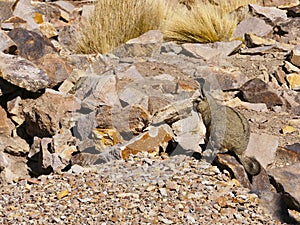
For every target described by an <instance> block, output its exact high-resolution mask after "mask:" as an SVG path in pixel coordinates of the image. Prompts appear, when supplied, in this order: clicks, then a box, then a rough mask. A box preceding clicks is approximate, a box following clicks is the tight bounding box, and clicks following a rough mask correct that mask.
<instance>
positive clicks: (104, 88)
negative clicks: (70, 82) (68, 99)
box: [71, 71, 119, 110]
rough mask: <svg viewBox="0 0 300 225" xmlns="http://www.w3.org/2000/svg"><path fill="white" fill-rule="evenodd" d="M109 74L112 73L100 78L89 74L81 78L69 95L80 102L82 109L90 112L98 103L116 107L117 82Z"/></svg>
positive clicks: (113, 76)
mask: <svg viewBox="0 0 300 225" xmlns="http://www.w3.org/2000/svg"><path fill="white" fill-rule="evenodd" d="M111 73H112V71H110V72H109V74H105V75H101V76H99V75H96V74H89V75H88V76H86V77H81V78H80V80H79V81H78V82H77V84H76V85H75V87H74V88H73V90H72V91H71V93H74V94H75V96H76V97H77V98H79V99H80V100H82V104H83V105H84V108H88V109H91V110H94V109H95V108H96V107H97V106H98V105H100V103H101V104H108V105H111V106H114V105H118V101H119V97H118V93H117V86H116V84H117V80H116V76H115V75H113V74H111Z"/></svg>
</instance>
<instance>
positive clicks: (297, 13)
mask: <svg viewBox="0 0 300 225" xmlns="http://www.w3.org/2000/svg"><path fill="white" fill-rule="evenodd" d="M287 11H288V12H287V15H288V16H289V17H300V3H299V1H298V5H295V6H294V7H291V8H288V9H287Z"/></svg>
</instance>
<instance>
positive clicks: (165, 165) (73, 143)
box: [0, 0, 300, 224]
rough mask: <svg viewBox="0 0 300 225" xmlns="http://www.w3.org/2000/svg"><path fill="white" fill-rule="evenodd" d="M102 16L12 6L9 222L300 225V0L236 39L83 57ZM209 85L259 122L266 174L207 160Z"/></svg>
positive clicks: (6, 164) (254, 133)
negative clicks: (83, 31) (205, 98)
mask: <svg viewBox="0 0 300 225" xmlns="http://www.w3.org/2000/svg"><path fill="white" fill-rule="evenodd" d="M263 5H264V6H263ZM274 6H275V7H274ZM90 7H92V6H91V5H90V3H89V2H83V1H53V2H40V1H32V2H29V1H26V0H19V1H16V2H15V1H0V21H1V30H0V51H1V52H0V178H1V188H0V190H1V198H0V203H1V207H0V215H1V219H0V221H1V222H2V224H28V223H32V224H45V223H47V224H48V223H50V224H51V223H58V224H59V223H68V224H78V223H82V222H83V223H86V224H101V223H102V224H114V223H117V224H123V223H124V224H153V223H157V224H183V223H184V224H204V223H205V224H206V223H212V224H231V223H232V224H233V223H235V224H239V223H241V224H253V223H254V224H280V223H283V222H287V223H291V224H296V223H297V221H300V220H299V218H300V215H299V212H300V196H299V193H300V192H299V191H300V185H299V181H300V180H299V172H298V171H299V167H300V148H299V146H300V144H299V133H300V94H299V90H300V41H299V37H300V35H299V30H300V29H299V27H300V17H299V15H300V14H299V8H300V7H299V1H278V2H276V1H270V2H268V1H264V2H263V3H262V5H249V6H247V7H246V9H247V10H246V11H247V13H248V17H247V18H246V19H245V20H243V21H242V22H241V23H240V24H239V25H238V27H237V29H236V32H235V34H234V37H235V38H236V40H233V41H231V42H218V43H213V44H191V43H186V44H182V45H178V44H176V43H173V42H164V40H163V35H162V34H161V32H160V31H157V30H156V31H149V32H147V33H145V34H144V35H142V36H140V37H138V38H135V39H132V40H130V41H128V42H127V43H126V44H124V45H123V46H120V47H119V48H117V49H115V50H114V51H113V52H111V53H110V54H107V55H101V54H97V55H80V54H76V53H75V52H74V51H73V49H74V39H73V37H74V34H76V30H77V28H78V24H79V21H80V20H82V19H83V18H84V16H85V15H87V14H88V10H89V9H90ZM241 39H244V40H245V41H244V42H242V41H240V40H241ZM201 79H204V80H205V81H206V83H208V84H209V93H210V95H212V96H213V98H214V99H216V100H217V101H219V102H220V104H226V105H228V106H230V107H233V108H235V109H236V110H238V111H239V112H241V113H242V114H243V115H244V116H245V117H246V118H247V120H248V122H249V125H250V129H251V134H250V140H249V144H248V147H247V149H246V151H245V154H246V155H248V156H255V158H256V159H257V160H258V161H259V162H260V164H261V166H262V170H261V172H260V173H259V174H258V175H256V176H253V177H252V176H248V175H247V173H246V172H245V170H244V168H243V166H241V164H240V163H239V162H238V160H237V159H236V158H235V157H234V156H232V155H230V154H218V155H217V156H216V157H215V158H212V159H210V160H208V161H205V160H203V159H202V160H200V159H199V158H202V157H204V158H205V156H206V155H207V154H208V152H209V150H207V149H205V148H204V147H203V146H204V143H205V140H206V137H205V135H206V132H207V131H206V129H207V127H205V125H204V124H203V122H202V117H201V114H199V113H198V112H197V110H195V105H194V102H195V99H196V98H197V97H198V96H199V95H200V94H201V93H200V92H201V91H200V85H199V82H198V81H199V80H201ZM230 126H231V125H230ZM224 130H226V127H224ZM192 156H193V157H192ZM211 164H212V165H211ZM217 167H218V168H217ZM250 191H252V193H250ZM241 221H242V222H241Z"/></svg>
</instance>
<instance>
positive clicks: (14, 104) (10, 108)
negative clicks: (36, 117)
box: [7, 96, 25, 125]
mask: <svg viewBox="0 0 300 225" xmlns="http://www.w3.org/2000/svg"><path fill="white" fill-rule="evenodd" d="M7 112H8V113H9V115H10V118H11V120H12V121H13V122H15V124H17V125H21V124H22V123H23V122H24V121H25V118H24V116H23V115H22V99H21V97H20V96H18V97H16V98H14V99H12V100H11V101H8V102H7Z"/></svg>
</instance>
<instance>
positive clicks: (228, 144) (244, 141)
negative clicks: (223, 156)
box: [195, 90, 261, 176]
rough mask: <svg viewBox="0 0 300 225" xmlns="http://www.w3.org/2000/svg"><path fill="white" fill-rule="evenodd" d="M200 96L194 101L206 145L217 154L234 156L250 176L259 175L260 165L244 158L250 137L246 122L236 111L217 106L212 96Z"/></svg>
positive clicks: (254, 160) (251, 159)
mask: <svg viewBox="0 0 300 225" xmlns="http://www.w3.org/2000/svg"><path fill="white" fill-rule="evenodd" d="M202 95H203V96H200V97H198V98H197V99H196V100H195V103H196V105H195V108H196V109H197V111H198V112H199V113H200V114H201V116H202V119H203V122H204V125H205V126H206V129H207V133H206V139H207V140H206V143H207V144H206V145H207V146H209V147H211V148H213V150H217V151H219V152H226V151H228V152H229V153H232V154H234V155H235V156H236V157H237V159H238V160H239V162H240V163H241V164H242V165H243V167H244V169H245V170H246V172H247V173H248V174H250V175H252V176H255V175H257V174H259V173H260V170H261V165H260V163H259V162H258V161H257V160H256V159H255V158H254V157H249V156H245V155H244V152H245V150H246V148H247V145H248V142H249V137H250V125H249V123H248V120H247V119H246V118H245V117H244V116H243V115H242V114H241V113H240V112H238V111H237V110H236V109H233V108H231V107H228V106H223V105H221V104H219V103H218V102H217V101H216V100H215V99H214V98H213V97H212V96H210V95H207V94H206V96H204V92H203V90H202Z"/></svg>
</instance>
